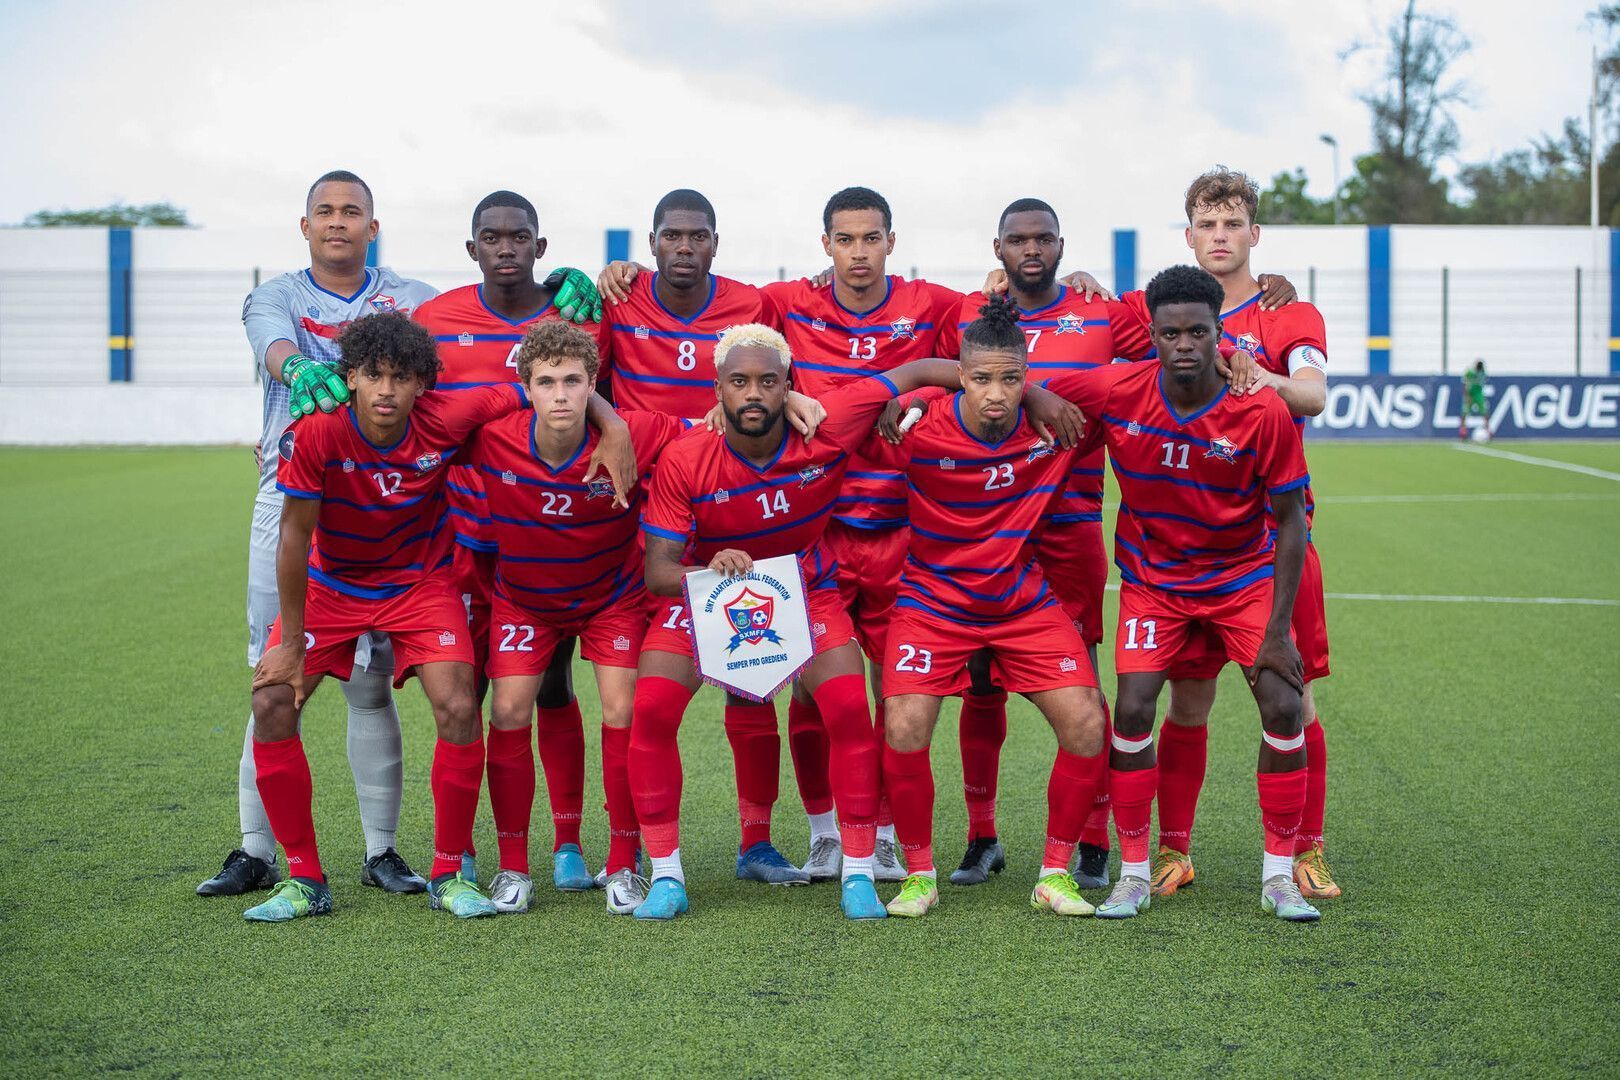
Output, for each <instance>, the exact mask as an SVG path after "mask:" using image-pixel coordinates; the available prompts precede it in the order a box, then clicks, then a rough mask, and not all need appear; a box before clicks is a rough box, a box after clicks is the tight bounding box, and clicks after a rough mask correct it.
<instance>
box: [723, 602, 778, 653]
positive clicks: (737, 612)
mask: <svg viewBox="0 0 1620 1080" xmlns="http://www.w3.org/2000/svg"><path fill="white" fill-rule="evenodd" d="M775 613H776V601H775V600H774V599H772V598H771V597H769V596H761V595H759V594H758V593H756V592H754V590H752V589H750V588H748V587H747V586H746V585H745V586H743V590H742V592H740V593H738V594H737V595H736V596H734V597H732V598H731V599H730V600H728V601H726V619H727V621H729V622H730V623H731V628H732V629H733V630H735V631H736V633H735V634H732V635H731V641H730V642H729V643H728V644H727V645H726V652H728V653H729V652H733V651H735V650H736V649H737V647H738V646H740V645H758V644H759V643H760V642H762V641H768V642H770V643H771V644H773V645H780V644H782V638H781V637H780V636H779V635H778V634H777V632H776V631H775V630H772V629H771V618H772V616H773V615H775Z"/></svg>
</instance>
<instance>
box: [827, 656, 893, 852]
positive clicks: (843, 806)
mask: <svg viewBox="0 0 1620 1080" xmlns="http://www.w3.org/2000/svg"><path fill="white" fill-rule="evenodd" d="M816 705H817V707H818V709H819V712H820V714H821V717H822V719H823V721H824V722H825V723H826V728H827V738H828V741H829V743H830V749H831V756H830V761H829V764H830V765H831V782H832V790H833V795H834V797H835V799H836V800H837V804H838V833H839V836H840V837H841V838H842V840H843V844H844V854H845V855H848V856H850V857H851V858H856V859H864V858H867V857H868V856H870V855H871V854H872V850H873V846H874V844H875V843H876V841H877V802H878V762H879V759H880V757H881V751H880V750H879V748H878V742H877V739H876V738H875V737H874V736H873V734H872V716H871V713H869V712H868V711H867V707H866V680H865V679H863V678H862V677H861V676H859V675H839V676H836V677H835V678H831V679H828V680H827V681H826V682H824V683H822V684H821V686H820V687H818V688H817V689H816Z"/></svg>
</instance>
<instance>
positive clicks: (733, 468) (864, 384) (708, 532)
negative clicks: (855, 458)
mask: <svg viewBox="0 0 1620 1080" xmlns="http://www.w3.org/2000/svg"><path fill="white" fill-rule="evenodd" d="M894 393H895V391H894V386H893V385H892V384H891V383H890V382H889V380H887V379H885V378H884V377H883V376H881V375H878V376H876V377H874V378H870V379H862V380H860V381H859V382H855V383H852V384H850V385H849V386H846V387H844V388H843V389H840V390H835V391H833V392H832V393H829V394H827V395H826V396H825V397H824V398H823V399H822V405H823V406H824V407H825V408H826V410H827V419H826V420H825V421H823V423H822V425H821V427H820V429H819V430H818V431H817V432H816V437H815V439H814V440H812V441H811V442H808V443H807V442H805V441H804V437H803V436H802V435H800V434H799V433H798V432H797V431H794V430H793V428H792V427H791V426H789V427H788V428H787V437H786V438H784V439H783V440H782V447H781V449H780V450H779V451H778V453H777V455H776V458H775V459H774V460H772V461H771V462H770V463H769V464H767V465H764V466H756V465H754V464H753V462H750V461H747V460H744V459H743V458H742V457H741V456H740V455H738V453H737V452H736V451H735V450H733V449H732V448H731V445H730V444H729V443H728V442H726V440H725V439H724V438H721V437H719V436H716V435H715V434H714V433H713V432H711V431H708V430H707V429H703V428H699V429H697V430H694V431H690V432H687V434H685V435H683V436H682V437H681V438H679V439H676V440H675V441H674V442H673V443H672V444H670V447H669V449H667V450H665V451H664V455H663V457H662V458H660V459H659V461H658V469H657V471H656V472H655V474H654V475H653V481H652V493H651V494H649V495H648V496H647V506H646V509H645V510H644V511H643V513H642V522H641V527H642V529H643V530H645V531H646V532H647V533H649V534H651V535H653V536H661V537H663V538H665V539H667V540H675V541H679V542H681V543H685V542H686V541H687V540H688V539H691V540H693V541H694V543H695V555H696V560H697V562H698V563H700V564H707V563H708V561H709V560H710V559H712V558H713V557H714V554H715V552H717V551H719V550H721V549H722V548H738V549H740V550H742V551H746V552H747V553H748V554H749V556H750V557H752V558H755V559H769V558H772V557H773V556H776V555H787V554H789V553H794V552H796V553H797V554H798V556H799V566H800V568H801V569H802V570H803V571H804V581H805V586H806V587H807V588H811V589H815V588H823V587H825V588H836V587H837V581H836V580H835V578H834V570H835V569H836V565H835V564H834V563H833V561H832V559H831V558H829V557H828V556H827V554H826V553H825V552H824V551H823V550H822V547H821V534H822V532H823V531H824V530H825V529H826V527H827V520H828V518H829V517H831V515H832V509H833V503H834V501H835V500H836V499H837V498H838V492H839V486H840V484H841V483H842V482H843V479H844V473H845V471H846V470H847V469H848V468H849V462H850V454H851V451H853V449H854V448H855V447H857V446H859V445H860V444H861V443H863V442H864V441H865V440H866V438H867V436H868V435H870V434H871V432H872V425H873V424H875V423H876V422H877V417H878V414H879V413H880V412H882V411H883V405H884V403H885V402H886V401H888V400H889V399H890V398H891V397H893V396H894Z"/></svg>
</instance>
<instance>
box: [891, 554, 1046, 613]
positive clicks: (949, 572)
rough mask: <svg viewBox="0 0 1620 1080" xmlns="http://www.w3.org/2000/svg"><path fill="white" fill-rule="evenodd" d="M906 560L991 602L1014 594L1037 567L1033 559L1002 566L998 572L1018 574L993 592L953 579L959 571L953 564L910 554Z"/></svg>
mask: <svg viewBox="0 0 1620 1080" xmlns="http://www.w3.org/2000/svg"><path fill="white" fill-rule="evenodd" d="M906 562H908V563H915V564H916V565H917V566H920V567H922V568H923V569H924V570H928V571H930V572H932V573H935V574H938V575H940V577H941V578H942V579H943V580H944V582H945V584H947V585H949V586H950V587H951V588H953V589H955V590H956V591H957V592H960V593H964V594H966V595H968V596H971V597H973V599H975V600H986V601H989V602H990V603H998V602H1000V601H1002V600H1005V599H1007V598H1008V597H1009V596H1012V595H1013V594H1014V593H1016V592H1017V591H1018V590H1019V589H1020V588H1021V587H1022V586H1023V584H1024V579H1025V578H1027V577H1029V573H1030V571H1031V570H1033V569H1034V568H1035V563H1034V562H1033V561H1031V562H1029V563H1026V564H1025V565H1023V566H1005V567H1002V569H1001V571H998V572H1005V573H1011V572H1012V571H1014V570H1016V571H1018V576H1017V577H1016V578H1014V579H1013V583H1012V584H1011V585H1009V586H1007V587H1006V588H1005V589H1003V590H1001V591H1000V592H993V593H992V592H980V591H979V590H977V589H970V588H968V587H967V586H966V585H963V584H962V583H961V582H959V581H955V580H953V579H954V576H955V573H956V571H957V568H956V567H952V566H934V565H933V564H931V563H925V562H923V561H922V560H921V559H917V558H913V557H911V556H910V555H909V554H908V555H907V556H906ZM902 576H904V574H903V573H902ZM908 580H909V579H908ZM912 584H913V585H916V582H915V581H914V580H913V581H912Z"/></svg>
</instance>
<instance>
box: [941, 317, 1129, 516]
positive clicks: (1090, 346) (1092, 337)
mask: <svg viewBox="0 0 1620 1080" xmlns="http://www.w3.org/2000/svg"><path fill="white" fill-rule="evenodd" d="M1060 289H1061V290H1062V291H1061V292H1059V293H1058V298H1057V299H1056V300H1054V301H1052V302H1051V303H1050V304H1048V305H1046V306H1045V307H1039V308H1029V309H1026V308H1019V309H1018V324H1019V325H1020V326H1022V327H1023V328H1024V336H1025V337H1026V338H1028V339H1029V379H1030V381H1031V382H1035V383H1043V384H1044V383H1045V382H1047V381H1048V380H1050V379H1053V378H1056V377H1057V376H1059V375H1065V374H1068V373H1070V372H1074V371H1088V370H1090V369H1091V368H1094V367H1098V366H1099V365H1102V364H1111V363H1113V362H1114V359H1115V358H1116V357H1119V358H1122V359H1125V360H1140V359H1142V358H1143V357H1144V356H1146V355H1147V354H1148V353H1149V352H1150V351H1151V350H1152V348H1153V342H1152V341H1151V340H1150V339H1149V337H1148V333H1147V329H1146V328H1145V327H1144V326H1143V325H1142V323H1141V322H1140V321H1139V320H1138V319H1137V317H1136V314H1135V312H1133V311H1132V310H1131V309H1130V308H1129V307H1126V306H1125V305H1124V304H1122V303H1120V302H1119V301H1118V300H1102V299H1096V300H1090V301H1088V300H1087V299H1086V298H1085V294H1084V293H1077V292H1075V291H1074V290H1073V289H1070V288H1069V287H1068V286H1066V285H1065V286H1060ZM984 303H985V295H984V294H983V293H982V292H979V293H974V294H972V295H971V296H969V297H967V299H965V300H963V301H962V306H961V310H960V312H959V314H958V315H957V317H956V319H954V320H953V321H952V323H951V326H950V328H949V329H948V330H947V331H946V332H945V333H944V334H942V335H941V336H940V346H941V347H942V348H945V349H948V350H949V352H947V353H945V354H944V355H946V356H951V357H954V356H957V355H958V354H959V353H960V351H961V348H962V332H963V331H965V330H966V329H967V328H968V326H969V325H971V324H972V322H973V320H975V319H977V318H978V317H979V308H981V307H982V306H984ZM1103 461H1104V454H1103V448H1102V445H1101V444H1100V443H1099V444H1098V446H1097V449H1096V450H1094V451H1092V452H1091V453H1089V454H1086V455H1084V456H1083V457H1081V458H1079V459H1078V460H1077V461H1076V462H1075V466H1074V471H1073V472H1071V473H1070V474H1069V482H1068V485H1067V487H1066V488H1065V490H1064V492H1063V497H1062V499H1061V500H1060V501H1058V502H1057V503H1055V504H1054V505H1053V509H1052V515H1051V518H1050V519H1049V520H1050V521H1052V522H1053V523H1054V524H1059V525H1063V524H1069V523H1071V522H1076V521H1095V522H1100V521H1102V497H1103Z"/></svg>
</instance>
